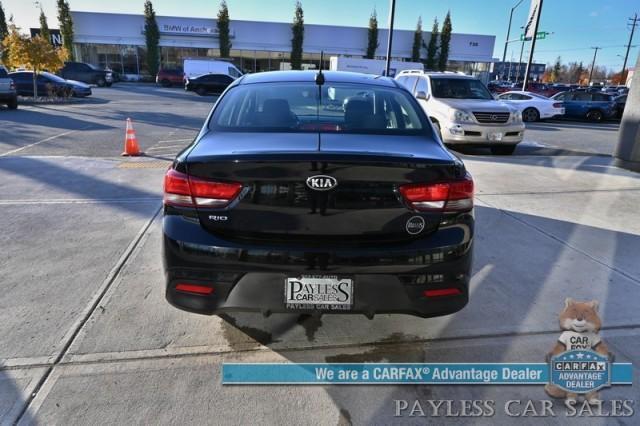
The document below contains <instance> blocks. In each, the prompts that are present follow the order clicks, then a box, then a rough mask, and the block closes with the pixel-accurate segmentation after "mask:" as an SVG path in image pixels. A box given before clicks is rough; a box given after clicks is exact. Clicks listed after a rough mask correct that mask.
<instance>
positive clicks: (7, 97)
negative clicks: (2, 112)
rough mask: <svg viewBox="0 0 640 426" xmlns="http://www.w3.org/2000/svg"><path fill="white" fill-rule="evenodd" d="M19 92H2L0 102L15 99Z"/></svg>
mask: <svg viewBox="0 0 640 426" xmlns="http://www.w3.org/2000/svg"><path fill="white" fill-rule="evenodd" d="M17 96H18V94H17V93H16V92H3V93H0V102H6V101H11V100H14V99H15V98H16V97H17Z"/></svg>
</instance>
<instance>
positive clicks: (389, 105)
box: [209, 83, 431, 135]
mask: <svg viewBox="0 0 640 426" xmlns="http://www.w3.org/2000/svg"><path fill="white" fill-rule="evenodd" d="M209 127H210V128H212V129H215V130H218V131H240V132H251V131H254V132H328V133H368V134H394V135H419V134H424V133H425V132H430V131H431V128H430V126H428V124H427V122H426V119H425V118H424V115H423V113H422V111H421V110H420V106H419V105H418V104H417V103H416V101H415V100H414V99H413V97H412V96H411V95H410V94H409V93H407V92H406V91H404V90H400V89H396V88H386V87H379V86H371V85H364V84H343V83H335V84H334V83H325V84H324V85H322V86H318V85H316V84H315V83H265V84H246V85H240V86H236V87H234V88H232V89H231V90H230V91H229V92H228V93H227V94H226V95H225V96H223V98H222V99H221V100H220V103H219V104H218V105H217V107H216V109H215V112H214V114H213V117H212V118H211V121H210V123H209Z"/></svg>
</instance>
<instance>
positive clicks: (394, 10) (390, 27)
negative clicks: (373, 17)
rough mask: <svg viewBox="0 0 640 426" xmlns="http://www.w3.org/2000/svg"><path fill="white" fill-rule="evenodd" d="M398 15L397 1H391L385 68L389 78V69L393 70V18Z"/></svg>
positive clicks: (385, 73)
mask: <svg viewBox="0 0 640 426" xmlns="http://www.w3.org/2000/svg"><path fill="white" fill-rule="evenodd" d="M395 13H396V0H391V10H390V11H389V42H388V43H387V64H386V66H385V72H384V75H386V76H387V77H389V68H391V45H392V42H393V18H394V16H395Z"/></svg>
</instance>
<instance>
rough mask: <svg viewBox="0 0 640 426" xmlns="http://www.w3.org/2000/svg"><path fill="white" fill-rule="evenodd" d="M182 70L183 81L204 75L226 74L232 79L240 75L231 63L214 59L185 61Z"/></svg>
mask: <svg viewBox="0 0 640 426" xmlns="http://www.w3.org/2000/svg"><path fill="white" fill-rule="evenodd" d="M183 69H184V76H185V79H189V78H194V77H198V76H201V75H204V74H226V75H228V76H231V77H233V78H238V77H240V76H241V75H242V72H241V71H240V70H239V69H238V68H236V66H235V65H233V64H232V63H231V62H227V61H217V60H215V59H185V60H184V64H183Z"/></svg>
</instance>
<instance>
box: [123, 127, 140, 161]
mask: <svg viewBox="0 0 640 426" xmlns="http://www.w3.org/2000/svg"><path fill="white" fill-rule="evenodd" d="M122 155H123V156H137V155H142V152H140V147H139V146H138V138H137V137H136V131H135V130H133V124H131V119H130V118H127V130H126V134H125V138H124V152H123V153H122Z"/></svg>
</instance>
